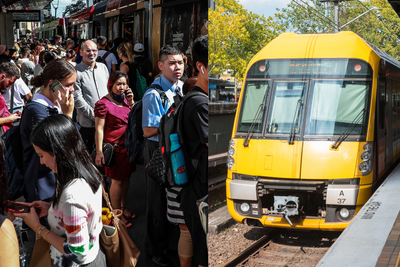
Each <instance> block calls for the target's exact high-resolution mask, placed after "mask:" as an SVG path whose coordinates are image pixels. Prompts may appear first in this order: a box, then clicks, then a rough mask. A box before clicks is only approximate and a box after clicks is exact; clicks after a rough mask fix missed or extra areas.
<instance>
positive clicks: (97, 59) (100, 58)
mask: <svg viewBox="0 0 400 267" xmlns="http://www.w3.org/2000/svg"><path fill="white" fill-rule="evenodd" d="M109 54H111V52H110V51H107V52H106V53H105V54H104V55H103V56H102V57H100V56H97V58H96V62H100V63H103V64H104V65H106V66H107V62H106V58H107V57H108V55H109Z"/></svg>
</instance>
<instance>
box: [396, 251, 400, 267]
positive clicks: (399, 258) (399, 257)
mask: <svg viewBox="0 0 400 267" xmlns="http://www.w3.org/2000/svg"><path fill="white" fill-rule="evenodd" d="M399 262H400V252H399V255H398V256H397V261H396V267H399Z"/></svg>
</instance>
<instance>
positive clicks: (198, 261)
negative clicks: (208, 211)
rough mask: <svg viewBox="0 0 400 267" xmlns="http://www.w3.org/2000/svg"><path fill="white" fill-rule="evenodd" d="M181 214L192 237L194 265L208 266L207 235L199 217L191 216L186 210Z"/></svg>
mask: <svg viewBox="0 0 400 267" xmlns="http://www.w3.org/2000/svg"><path fill="white" fill-rule="evenodd" d="M183 214H184V216H185V223H186V226H187V227H188V229H189V232H190V235H191V237H192V243H193V262H194V266H198V265H202V266H208V247H207V236H206V233H205V232H204V229H203V226H202V225H201V221H200V217H198V216H193V215H191V214H189V213H187V212H184V213H183Z"/></svg>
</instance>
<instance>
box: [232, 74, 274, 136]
mask: <svg viewBox="0 0 400 267" xmlns="http://www.w3.org/2000/svg"><path fill="white" fill-rule="evenodd" d="M269 88H270V81H268V80H264V81H248V82H247V83H246V88H245V90H244V98H243V104H242V107H241V112H240V116H239V123H238V130H237V131H238V132H241V133H247V132H248V131H249V129H250V127H251V125H252V124H254V128H253V130H252V132H253V133H261V131H262V126H263V123H262V120H263V118H264V112H265V106H266V100H267V99H268V94H269Z"/></svg>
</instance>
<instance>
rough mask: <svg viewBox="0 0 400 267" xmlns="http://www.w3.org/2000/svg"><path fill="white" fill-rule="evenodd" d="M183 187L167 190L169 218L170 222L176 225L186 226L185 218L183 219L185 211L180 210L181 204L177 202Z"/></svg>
mask: <svg viewBox="0 0 400 267" xmlns="http://www.w3.org/2000/svg"><path fill="white" fill-rule="evenodd" d="M181 189H182V187H178V186H177V187H171V188H166V189H165V191H166V192H167V218H168V221H169V222H171V223H174V224H185V218H184V217H183V211H182V210H181V208H179V206H180V203H179V202H178V201H177V200H176V197H177V196H178V194H179V192H181Z"/></svg>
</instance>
